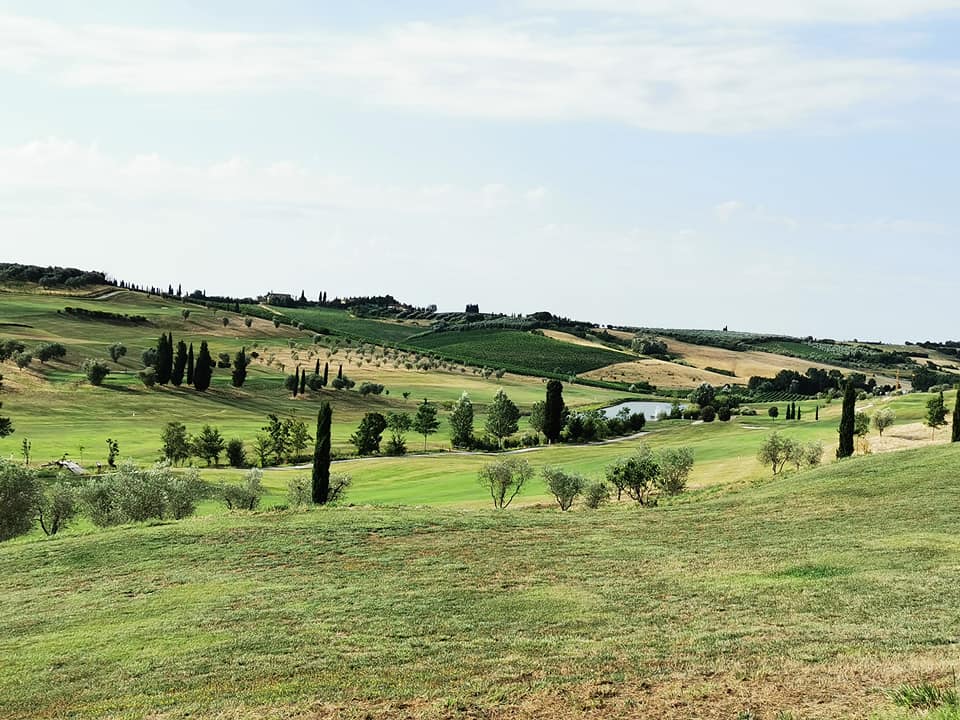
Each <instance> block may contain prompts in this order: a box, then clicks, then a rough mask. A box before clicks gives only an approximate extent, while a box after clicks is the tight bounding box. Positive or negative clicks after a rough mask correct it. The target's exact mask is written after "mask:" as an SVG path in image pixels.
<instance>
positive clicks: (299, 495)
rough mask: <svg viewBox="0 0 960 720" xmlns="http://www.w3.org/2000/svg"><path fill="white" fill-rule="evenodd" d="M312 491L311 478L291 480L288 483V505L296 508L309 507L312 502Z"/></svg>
mask: <svg viewBox="0 0 960 720" xmlns="http://www.w3.org/2000/svg"><path fill="white" fill-rule="evenodd" d="M310 490H311V484H310V478H307V477H303V476H301V477H295V478H291V479H290V481H289V482H288V483H287V504H288V505H289V506H290V507H295V508H298V507H302V506H304V505H307V504H308V503H310V501H311V497H310Z"/></svg>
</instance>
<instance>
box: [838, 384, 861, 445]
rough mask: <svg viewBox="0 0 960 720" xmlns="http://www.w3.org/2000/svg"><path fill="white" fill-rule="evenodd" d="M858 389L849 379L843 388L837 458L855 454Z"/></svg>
mask: <svg viewBox="0 0 960 720" xmlns="http://www.w3.org/2000/svg"><path fill="white" fill-rule="evenodd" d="M856 414H857V390H856V388H854V387H853V383H852V382H850V381H849V380H848V381H847V385H846V387H845V388H844V390H843V413H842V414H841V415H840V429H839V430H838V432H839V433H840V444H839V446H838V447H837V458H838V459H842V458H848V457H850V456H851V455H853V435H854V430H855V428H856Z"/></svg>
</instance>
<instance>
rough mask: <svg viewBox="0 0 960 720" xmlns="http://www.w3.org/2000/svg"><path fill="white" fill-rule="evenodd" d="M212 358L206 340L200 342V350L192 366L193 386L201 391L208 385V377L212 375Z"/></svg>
mask: <svg viewBox="0 0 960 720" xmlns="http://www.w3.org/2000/svg"><path fill="white" fill-rule="evenodd" d="M213 366H214V363H213V358H212V357H211V356H210V348H208V347H207V341H206V340H204V341H203V342H201V343H200V351H199V352H198V353H197V364H196V366H195V367H194V368H193V387H194V388H196V389H197V390H199V391H200V392H203V391H204V390H206V389H207V388H209V387H210V379H211V378H212V377H213Z"/></svg>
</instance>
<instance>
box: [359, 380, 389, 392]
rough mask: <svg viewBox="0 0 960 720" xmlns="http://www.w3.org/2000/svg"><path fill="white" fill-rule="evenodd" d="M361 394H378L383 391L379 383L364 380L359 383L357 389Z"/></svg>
mask: <svg viewBox="0 0 960 720" xmlns="http://www.w3.org/2000/svg"><path fill="white" fill-rule="evenodd" d="M357 392H359V393H360V394H361V395H380V394H381V393H383V385H381V384H380V383H372V382H364V383H360V388H359V389H358V390H357Z"/></svg>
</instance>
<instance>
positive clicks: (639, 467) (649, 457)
mask: <svg viewBox="0 0 960 720" xmlns="http://www.w3.org/2000/svg"><path fill="white" fill-rule="evenodd" d="M606 475H607V480H609V481H610V484H612V485H613V486H614V487H616V488H617V490H618V491H619V490H620V489H621V488H622V489H623V490H625V491H626V492H627V495H629V496H630V497H631V498H633V499H634V500H636V501H637V502H638V503H639V504H640V505H655V504H656V500H655V494H656V491H657V480H658V478H659V477H660V464H659V462H658V461H657V458H656V457H655V456H654V454H653V451H652V450H651V449H650V448H649V447H648V446H647V445H641V446H640V447H639V448H637V452H636V453H634V455H632V456H631V457H628V458H620V459H619V460H617V461H616V462H614V463H613V464H612V465H609V466H608V467H607V469H606ZM618 498H619V493H618Z"/></svg>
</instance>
